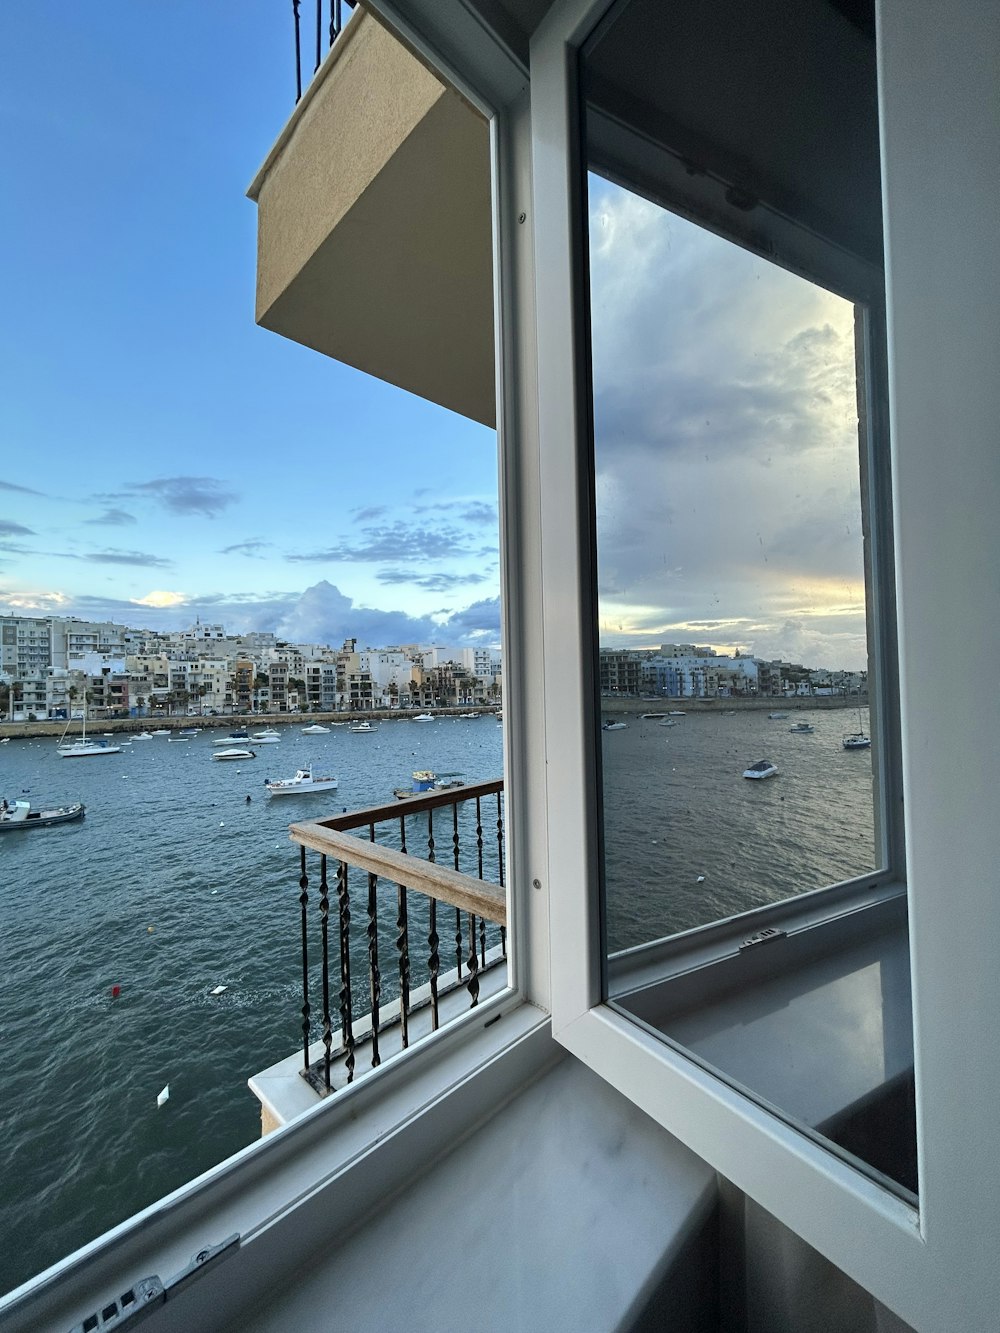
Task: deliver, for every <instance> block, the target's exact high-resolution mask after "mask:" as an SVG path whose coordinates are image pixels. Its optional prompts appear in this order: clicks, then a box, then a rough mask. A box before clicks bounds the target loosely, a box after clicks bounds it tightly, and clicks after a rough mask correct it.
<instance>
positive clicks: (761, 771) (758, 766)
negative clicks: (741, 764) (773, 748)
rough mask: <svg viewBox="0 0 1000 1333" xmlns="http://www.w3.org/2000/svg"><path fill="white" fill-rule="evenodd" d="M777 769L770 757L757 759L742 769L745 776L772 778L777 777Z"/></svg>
mask: <svg viewBox="0 0 1000 1333" xmlns="http://www.w3.org/2000/svg"><path fill="white" fill-rule="evenodd" d="M777 774H778V770H777V768H776V767H775V765H774V764H772V763H771V761H770V759H758V760H757V762H756V763H755V764H751V765H750V767H749V768H745V769H744V770H743V776H744V777H745V778H758V779H759V778H773V777H777Z"/></svg>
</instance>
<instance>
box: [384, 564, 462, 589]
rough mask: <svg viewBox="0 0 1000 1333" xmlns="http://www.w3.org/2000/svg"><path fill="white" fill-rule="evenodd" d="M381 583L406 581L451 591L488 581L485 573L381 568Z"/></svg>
mask: <svg viewBox="0 0 1000 1333" xmlns="http://www.w3.org/2000/svg"><path fill="white" fill-rule="evenodd" d="M376 578H377V579H378V581H379V583H387V584H390V585H395V584H400V583H406V584H409V585H410V586H411V587H414V588H423V589H424V591H425V592H451V591H452V590H453V589H454V588H463V587H465V586H466V585H468V584H476V583H486V582H488V579H487V576H486V575H485V574H444V573H441V574H424V575H419V574H414V573H412V572H409V571H407V570H405V569H381V570H379V572H378V574H377V575H376Z"/></svg>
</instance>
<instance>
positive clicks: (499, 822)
mask: <svg viewBox="0 0 1000 1333" xmlns="http://www.w3.org/2000/svg"><path fill="white" fill-rule="evenodd" d="M502 801H503V793H502V792H499V791H498V792H497V864H498V866H499V871H500V875H499V878H500V887H501V888H503V887H504V882H503V806H502V804H501V803H502ZM500 947H501V949H502V950H503V956H504V958H506V957H507V927H506V926H501V927H500Z"/></svg>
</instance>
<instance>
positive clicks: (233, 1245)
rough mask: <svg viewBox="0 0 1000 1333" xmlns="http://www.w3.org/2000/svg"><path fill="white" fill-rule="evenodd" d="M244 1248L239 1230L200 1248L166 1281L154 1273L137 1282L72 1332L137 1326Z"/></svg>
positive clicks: (83, 1332) (72, 1329)
mask: <svg viewBox="0 0 1000 1333" xmlns="http://www.w3.org/2000/svg"><path fill="white" fill-rule="evenodd" d="M239 1247H240V1235H239V1232H235V1233H234V1234H233V1235H232V1236H228V1237H227V1238H226V1239H225V1240H224V1241H222V1242H221V1244H219V1245H208V1246H206V1247H205V1249H203V1250H199V1251H198V1253H197V1254H196V1255H195V1256H194V1258H193V1259H192V1260H191V1262H190V1263H189V1264H188V1266H187V1268H184V1269H182V1270H181V1272H179V1273H175V1274H174V1276H173V1277H172V1278H170V1280H169V1281H168V1282H166V1283H164V1282H162V1281H161V1280H160V1278H159V1277H158V1276H157V1275H156V1274H154V1275H153V1276H152V1277H144V1278H140V1279H139V1281H138V1282H133V1283H132V1285H131V1287H129V1289H128V1291H125V1292H122V1294H121V1295H120V1296H118V1297H117V1298H116V1299H114V1300H110V1301H108V1302H107V1303H106V1304H105V1305H102V1306H101V1308H100V1309H99V1310H95V1311H94V1313H93V1314H89V1315H87V1317H86V1319H81V1321H80V1322H79V1323H78V1324H74V1325H73V1327H72V1328H71V1329H70V1333H103V1330H104V1329H115V1330H117V1329H122V1328H134V1327H135V1326H136V1324H139V1323H141V1322H142V1320H143V1319H145V1318H146V1316H147V1315H150V1314H152V1312H153V1311H154V1310H155V1309H156V1307H157V1306H158V1305H163V1303H164V1302H165V1301H167V1300H169V1299H170V1297H172V1296H176V1295H178V1293H179V1292H181V1291H183V1290H184V1288H185V1287H187V1286H189V1285H190V1284H191V1283H192V1282H193V1281H194V1280H195V1278H198V1277H201V1275H202V1273H204V1272H205V1270H206V1269H208V1268H211V1267H212V1265H213V1264H215V1263H216V1262H217V1261H218V1260H220V1259H222V1258H224V1257H225V1256H226V1255H228V1254H231V1253H235V1251H236V1250H238V1249H239Z"/></svg>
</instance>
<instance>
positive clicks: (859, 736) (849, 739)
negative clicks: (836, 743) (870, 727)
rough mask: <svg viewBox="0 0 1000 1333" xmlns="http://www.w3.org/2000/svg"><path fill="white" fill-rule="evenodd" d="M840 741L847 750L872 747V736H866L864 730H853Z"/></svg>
mask: <svg viewBox="0 0 1000 1333" xmlns="http://www.w3.org/2000/svg"><path fill="white" fill-rule="evenodd" d="M840 743H841V745H842V746H843V747H844V749H845V750H869V749H871V743H872V738H871V737H870V736H866V735H865V733H864V732H863V731H852V732H851V733H850V734H849V735H847V736H845V737H844V738H843V740H842V741H841V742H840Z"/></svg>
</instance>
